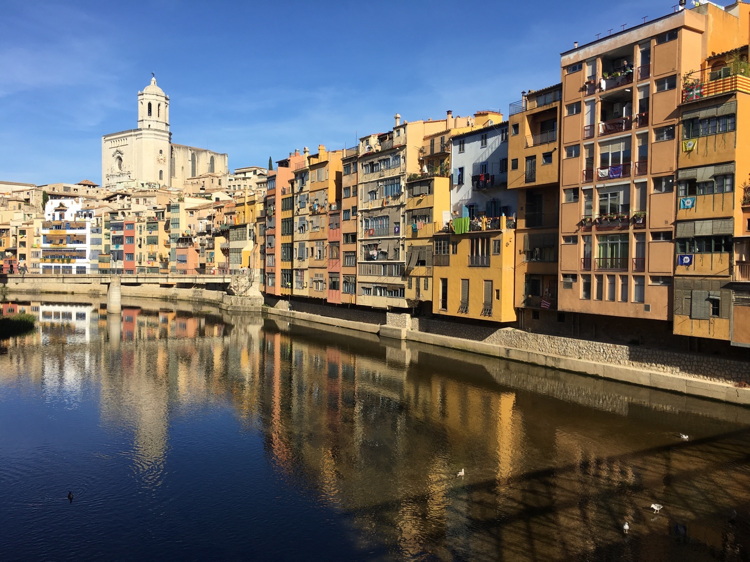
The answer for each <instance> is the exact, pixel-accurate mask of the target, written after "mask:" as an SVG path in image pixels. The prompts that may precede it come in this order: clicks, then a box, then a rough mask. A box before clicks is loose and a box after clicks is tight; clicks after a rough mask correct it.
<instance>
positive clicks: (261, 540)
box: [0, 302, 750, 561]
mask: <svg viewBox="0 0 750 562" xmlns="http://www.w3.org/2000/svg"><path fill="white" fill-rule="evenodd" d="M15 306H16V308H19V309H20V308H24V309H26V310H27V311H33V312H34V313H35V314H37V315H39V317H40V326H39V330H38V332H35V333H33V334H31V335H29V336H26V337H24V338H19V339H17V340H11V341H8V342H2V345H3V347H2V348H0V494H1V497H2V498H3V499H2V506H0V553H1V554H0V559H2V560H87V559H106V560H135V559H142V560H154V559H164V560H167V559H184V560H226V559H228V560H310V559H313V560H391V559H395V560H402V559H409V560H508V561H515V560H540V561H548V560H591V561H595V560H632V561H636V560H747V559H748V548H749V547H750V532H749V529H750V526H748V521H750V512H749V505H750V504H749V502H748V499H749V498H750V438H749V436H750V433H749V432H748V427H749V426H750V412H749V411H748V410H746V409H742V408H737V407H732V406H727V405H723V404H720V403H713V402H706V401H699V400H693V399H688V398H685V397H682V396H679V395H670V394H665V393H660V392H655V391H650V390H647V389H641V388H636V387H631V386H626V385H618V384H614V383H608V382H604V381H599V380H595V379H591V378H584V377H578V376H575V375H572V374H567V373H560V372H555V371H549V370H545V369H541V368H536V367H530V366H526V365H520V364H512V363H506V362H501V361H498V360H495V359H490V358H486V357H477V356H472V355H468V354H461V353H458V352H453V351H450V350H438V349H434V348H428V347H423V346H412V345H403V344H399V343H397V342H394V343H391V344H389V345H385V346H384V345H381V343H380V342H379V341H377V340H376V339H375V338H368V337H364V336H361V335H357V334H354V333H334V332H326V331H322V330H321V329H319V328H315V327H305V326H303V325H299V324H298V325H291V326H290V325H288V324H286V323H283V324H281V323H276V322H273V321H269V320H266V321H263V320H261V319H260V318H252V317H244V318H221V317H219V316H217V315H212V314H200V313H194V312H181V311H180V310H176V309H174V308H171V305H170V306H166V307H165V308H162V309H161V310H153V311H150V310H145V309H141V308H138V307H127V306H126V307H125V309H124V311H123V314H122V316H121V317H120V316H116V317H115V316H111V315H110V317H109V318H107V315H106V314H100V313H99V310H98V307H97V306H96V305H91V304H87V303H81V304H77V305H71V304H55V303H44V302H41V303H38V302H26V303H16V305H15ZM5 310H6V313H7V305H6V309H5ZM11 312H12V310H11ZM680 434H685V435H686V436H687V439H684V438H682V437H681V435H680ZM460 473H462V475H459V474H460ZM68 491H71V492H72V493H73V500H72V501H69V500H68V498H67V494H68ZM653 503H656V504H660V505H662V506H663V507H662V509H661V510H660V511H659V513H654V510H653V509H652V508H651V507H650V506H651V504H653ZM626 521H627V522H628V525H629V530H628V532H627V533H626V532H625V531H624V529H623V525H624V523H625V522H626Z"/></svg>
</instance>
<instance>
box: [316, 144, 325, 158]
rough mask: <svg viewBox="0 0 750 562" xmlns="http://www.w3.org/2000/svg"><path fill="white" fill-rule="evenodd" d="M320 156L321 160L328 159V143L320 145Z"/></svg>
mask: <svg viewBox="0 0 750 562" xmlns="http://www.w3.org/2000/svg"><path fill="white" fill-rule="evenodd" d="M318 157H319V158H320V160H325V159H326V145H324V144H319V145H318Z"/></svg>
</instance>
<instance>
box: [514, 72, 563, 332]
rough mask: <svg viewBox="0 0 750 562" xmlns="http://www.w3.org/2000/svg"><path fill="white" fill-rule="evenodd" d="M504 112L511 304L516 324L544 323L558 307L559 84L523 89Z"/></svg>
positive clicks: (532, 324)
mask: <svg viewBox="0 0 750 562" xmlns="http://www.w3.org/2000/svg"><path fill="white" fill-rule="evenodd" d="M523 96H524V97H523V99H522V100H521V101H520V102H517V103H514V104H512V105H511V108H510V116H509V118H508V126H509V137H508V158H509V159H510V166H509V169H508V189H509V190H515V191H517V192H518V221H517V225H516V244H517V250H518V251H517V252H516V253H515V254H516V256H515V296H514V300H515V306H516V309H518V321H519V325H520V326H521V327H524V328H533V327H534V325H535V324H537V323H539V322H542V323H545V322H546V323H548V322H549V321H550V319H551V318H553V314H555V313H556V311H557V309H558V298H557V262H558V253H557V245H558V224H559V197H560V178H559V175H560V167H559V158H560V151H559V150H558V147H559V146H560V136H559V129H560V98H561V96H562V88H561V86H560V84H556V85H554V86H550V87H548V88H544V89H542V90H536V91H531V92H524V93H523Z"/></svg>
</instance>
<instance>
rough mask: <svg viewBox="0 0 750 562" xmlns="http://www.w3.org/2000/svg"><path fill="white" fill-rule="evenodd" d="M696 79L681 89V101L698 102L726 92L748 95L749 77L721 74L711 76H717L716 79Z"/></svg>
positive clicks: (749, 89) (710, 76)
mask: <svg viewBox="0 0 750 562" xmlns="http://www.w3.org/2000/svg"><path fill="white" fill-rule="evenodd" d="M712 75H713V73H712V74H711V75H709V78H708V79H707V80H706V79H705V78H704V79H696V80H695V81H693V82H691V83H688V84H686V85H685V86H684V87H683V88H682V101H683V102H686V101H693V100H699V99H703V98H707V97H711V96H717V95H719V94H724V93H727V92H734V91H740V92H745V93H750V77H748V76H744V75H742V74H733V75H729V76H723V75H721V74H718V75H713V76H719V77H718V78H712Z"/></svg>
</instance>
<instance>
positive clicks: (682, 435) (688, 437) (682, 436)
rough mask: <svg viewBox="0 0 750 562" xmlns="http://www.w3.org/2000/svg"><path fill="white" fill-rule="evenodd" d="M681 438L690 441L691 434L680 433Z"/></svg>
mask: <svg viewBox="0 0 750 562" xmlns="http://www.w3.org/2000/svg"><path fill="white" fill-rule="evenodd" d="M680 439H682V440H683V441H689V440H690V436H689V435H685V434H684V433H680Z"/></svg>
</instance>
